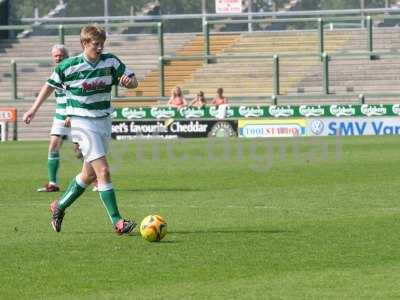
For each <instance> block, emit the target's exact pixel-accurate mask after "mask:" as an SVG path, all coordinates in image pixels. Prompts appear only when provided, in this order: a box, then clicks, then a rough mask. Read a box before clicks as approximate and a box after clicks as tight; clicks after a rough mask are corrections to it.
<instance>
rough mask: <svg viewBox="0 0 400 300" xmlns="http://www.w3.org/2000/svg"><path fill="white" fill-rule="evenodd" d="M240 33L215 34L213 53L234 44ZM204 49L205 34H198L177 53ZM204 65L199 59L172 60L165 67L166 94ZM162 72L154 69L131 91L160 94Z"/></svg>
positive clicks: (190, 53)
mask: <svg viewBox="0 0 400 300" xmlns="http://www.w3.org/2000/svg"><path fill="white" fill-rule="evenodd" d="M238 38H239V34H231V35H229V34H224V35H215V36H212V37H211V39H210V43H211V48H210V52H211V54H215V55H216V54H218V53H221V52H222V51H223V50H224V49H226V48H228V47H230V46H232V45H233V44H234V43H235V42H236V40H238ZM203 49H204V38H203V36H197V37H195V38H194V39H192V40H191V41H188V42H187V43H186V44H185V45H184V46H183V47H182V48H181V49H180V50H179V51H177V52H176V55H179V56H184V55H188V56H189V55H201V54H202V53H203ZM202 66H203V62H202V61H199V60H189V61H172V62H170V63H168V64H167V65H166V67H165V76H166V83H165V94H166V95H169V92H170V90H171V89H172V88H173V87H175V86H176V85H181V84H182V83H183V82H184V81H185V80H187V79H189V78H191V76H192V74H193V73H194V72H195V71H196V70H198V69H200V68H201V67H202ZM159 77H160V72H159V70H158V69H154V70H153V71H152V72H151V73H150V74H149V75H148V76H146V77H145V78H144V80H143V81H142V82H141V83H140V87H139V88H138V89H137V90H135V91H133V92H131V95H134V96H158V95H159V94H160V87H159Z"/></svg>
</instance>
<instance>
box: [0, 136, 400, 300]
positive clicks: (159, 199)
mask: <svg viewBox="0 0 400 300" xmlns="http://www.w3.org/2000/svg"><path fill="white" fill-rule="evenodd" d="M324 149H327V150H328V152H327V153H325V152H324V151H325V150H324ZM399 149H400V139H399V138H398V137H358V138H357V137H353V138H341V139H340V140H336V139H335V138H320V139H314V140H311V139H301V140H239V139H232V140H218V139H214V140H206V139H202V140H177V141H168V142H167V141H141V142H129V143H127V142H114V143H112V145H111V156H110V161H111V166H112V172H113V182H114V186H115V187H116V190H117V196H118V202H119V205H120V210H121V212H122V213H123V215H124V216H126V217H132V218H135V219H136V220H138V221H140V220H141V219H142V218H143V217H145V216H146V215H149V214H152V213H158V214H160V215H162V216H164V217H165V218H166V220H167V222H168V226H169V227H168V229H169V233H168V234H167V236H166V237H165V239H164V240H163V241H162V242H160V243H149V242H146V241H144V240H142V239H141V238H140V237H139V236H138V235H137V234H135V235H134V236H122V237H120V236H117V235H116V234H114V233H113V230H112V227H111V225H110V223H109V220H108V218H107V216H106V213H105V211H104V208H103V206H102V204H101V202H100V200H99V198H98V195H97V193H94V192H91V191H89V190H88V191H86V193H85V194H84V195H83V196H82V197H81V198H80V199H79V200H78V201H77V202H75V203H74V205H73V206H72V207H71V208H70V209H69V210H68V211H67V215H66V218H65V220H64V224H63V229H62V232H61V233H58V234H57V233H55V232H53V231H52V229H51V227H50V224H49V221H50V214H49V211H48V206H49V203H50V202H51V200H52V199H53V198H54V197H56V196H57V195H58V194H54V193H53V194H42V193H37V192H35V189H36V188H37V187H39V186H40V185H41V184H43V183H45V182H46V158H47V143H45V142H17V143H14V142H10V143H2V144H0V161H1V170H2V172H1V175H0V176H1V181H0V243H1V245H0V271H1V272H0V298H1V299H17V298H18V299H47V298H51V299H188V298H190V299H398V298H399V297H400V285H399V282H400V234H399V233H400V230H399V229H400V218H399V215H400V200H399V193H398V191H399V190H400V184H399V182H400V174H399V172H398V168H399V163H400V155H399ZM271 157H272V158H273V159H271ZM79 169H80V163H79V162H78V161H77V160H75V159H74V158H73V156H72V150H71V145H70V144H68V143H66V144H65V145H64V147H63V152H62V165H61V172H60V180H61V185H62V187H65V186H66V185H67V183H68V181H69V180H70V179H71V178H72V176H75V175H76V174H77V172H78V170H79Z"/></svg>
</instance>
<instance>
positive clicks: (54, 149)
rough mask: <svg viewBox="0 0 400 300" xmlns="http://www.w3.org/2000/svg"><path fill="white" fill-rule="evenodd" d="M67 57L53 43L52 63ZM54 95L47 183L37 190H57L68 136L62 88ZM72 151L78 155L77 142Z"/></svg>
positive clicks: (62, 50) (61, 48)
mask: <svg viewBox="0 0 400 300" xmlns="http://www.w3.org/2000/svg"><path fill="white" fill-rule="evenodd" d="M67 57H68V51H67V49H66V48H65V46H64V45H54V46H53V48H52V49H51V60H52V62H53V64H54V65H57V64H59V63H60V62H61V61H62V60H63V59H65V58H67ZM55 96H56V103H57V104H56V113H55V115H54V119H53V125H52V127H51V131H50V142H49V152H48V156H47V174H48V183H47V184H46V185H45V186H44V187H41V188H39V189H38V190H37V191H38V192H58V191H59V190H60V188H59V186H58V176H57V175H58V169H59V166H60V148H61V146H62V143H63V139H64V138H65V137H68V136H70V128H69V126H68V125H69V124H68V120H67V114H66V111H65V107H66V99H65V93H64V91H63V90H62V89H56V90H55ZM74 151H75V153H76V154H77V156H80V155H81V153H80V150H79V146H78V144H75V143H74Z"/></svg>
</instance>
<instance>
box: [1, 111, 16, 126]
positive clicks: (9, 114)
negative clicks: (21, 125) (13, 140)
mask: <svg viewBox="0 0 400 300" xmlns="http://www.w3.org/2000/svg"><path fill="white" fill-rule="evenodd" d="M4 121H5V122H11V123H15V122H16V121H17V109H16V108H0V122H4Z"/></svg>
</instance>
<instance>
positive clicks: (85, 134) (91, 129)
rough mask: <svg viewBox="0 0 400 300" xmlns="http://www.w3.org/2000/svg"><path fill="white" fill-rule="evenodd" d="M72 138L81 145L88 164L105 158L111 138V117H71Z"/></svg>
mask: <svg viewBox="0 0 400 300" xmlns="http://www.w3.org/2000/svg"><path fill="white" fill-rule="evenodd" d="M71 136H72V141H73V142H74V143H78V144H79V148H80V149H81V151H82V154H83V158H84V160H85V161H86V162H91V161H93V160H95V159H98V158H100V157H103V156H105V155H106V154H107V152H108V144H109V141H110V138H111V117H104V118H85V117H76V116H72V117H71Z"/></svg>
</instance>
